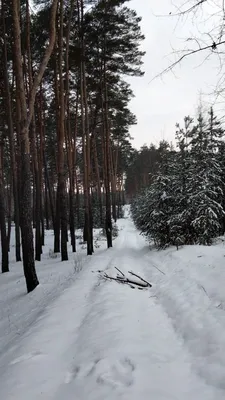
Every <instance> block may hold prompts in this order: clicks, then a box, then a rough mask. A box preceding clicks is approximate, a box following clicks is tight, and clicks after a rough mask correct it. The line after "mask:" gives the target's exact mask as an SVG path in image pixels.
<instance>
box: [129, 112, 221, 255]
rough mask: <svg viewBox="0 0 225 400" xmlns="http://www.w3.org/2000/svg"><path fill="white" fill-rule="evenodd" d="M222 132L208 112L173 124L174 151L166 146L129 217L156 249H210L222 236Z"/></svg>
mask: <svg viewBox="0 0 225 400" xmlns="http://www.w3.org/2000/svg"><path fill="white" fill-rule="evenodd" d="M223 138H224V129H223V128H222V126H221V124H220V122H219V120H218V118H217V117H216V116H215V114H214V111H213V109H212V108H211V109H210V111H209V112H208V115H205V113H204V112H203V111H202V110H200V111H199V114H198V118H197V120H196V121H194V119H193V118H191V117H189V116H188V117H185V118H184V126H183V127H181V126H180V125H179V124H177V125H176V146H177V149H176V150H174V149H171V148H169V145H168V144H167V146H164V152H163V154H162V158H161V161H160V162H159V163H158V167H157V168H158V170H157V172H156V173H153V174H151V180H152V182H151V184H150V185H148V186H147V187H146V188H145V189H143V190H142V191H141V193H140V194H139V195H138V196H136V198H135V199H134V201H133V203H132V207H131V209H132V215H133V219H134V222H135V224H136V226H137V227H138V229H140V231H141V232H142V233H143V234H144V235H146V236H147V237H148V238H149V239H150V240H153V241H154V243H155V245H156V246H157V247H158V248H165V247H166V246H169V245H176V246H177V247H178V246H180V245H183V244H204V245H210V244H211V243H212V241H213V238H215V237H216V236H218V235H222V234H224V232H225V217H224V216H225V143H224V141H223Z"/></svg>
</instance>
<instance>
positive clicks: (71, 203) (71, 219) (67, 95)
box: [65, 0, 76, 252]
mask: <svg viewBox="0 0 225 400" xmlns="http://www.w3.org/2000/svg"><path fill="white" fill-rule="evenodd" d="M73 7H74V1H73V0H71V1H70V14H69V20H68V27H67V35H66V93H65V99H66V102H65V103H66V104H65V109H66V113H67V119H66V122H67V123H66V134H67V140H66V144H67V160H68V172H69V226H70V236H71V246H72V251H73V252H75V251H76V239H75V219H74V168H75V165H74V164H73V157H72V140H71V125H70V87H69V40H70V28H71V18H72V11H73ZM75 139H76V138H75Z"/></svg>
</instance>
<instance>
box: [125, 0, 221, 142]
mask: <svg viewBox="0 0 225 400" xmlns="http://www.w3.org/2000/svg"><path fill="white" fill-rule="evenodd" d="M190 2H191V0H190ZM174 3H176V5H178V4H182V3H184V0H183V1H181V0H176V1H174ZM128 5H129V7H130V8H133V9H135V10H136V11H137V13H138V15H139V16H141V17H142V22H141V28H142V32H143V34H144V35H145V41H144V42H143V44H142V49H143V50H145V51H146V55H145V57H144V60H143V61H144V65H143V70H144V71H145V75H144V77H141V78H129V79H128V81H129V82H130V83H131V87H132V89H133V92H134V94H135V98H134V99H133V100H132V101H131V104H130V108H131V110H132V112H134V114H135V115H136V116H137V120H138V123H137V125H135V126H133V127H131V130H130V133H131V136H132V137H133V138H134V140H133V141H132V144H133V146H134V147H136V148H140V147H141V146H142V145H143V144H147V145H149V144H150V143H153V144H155V145H157V144H158V143H159V142H160V140H163V139H164V140H168V141H169V142H171V141H172V142H174V136H175V124H176V122H179V123H182V121H183V118H184V117H185V116H186V115H192V116H195V115H196V110H197V107H198V105H199V102H200V98H201V99H202V100H203V101H207V102H209V101H211V100H212V101H213V97H212V96H209V94H210V93H212V91H213V88H214V87H215V85H216V83H217V82H218V59H217V58H216V56H212V57H211V58H210V59H209V60H207V61H205V62H203V61H204V59H205V56H206V55H207V53H204V54H203V53H201V54H197V55H192V56H191V57H189V58H186V59H185V60H183V62H182V63H181V64H180V65H179V66H177V67H176V68H175V69H174V73H171V72H169V73H168V74H165V75H164V76H163V78H158V79H155V80H153V81H152V79H153V78H154V77H155V76H156V75H157V74H159V73H160V72H161V71H162V70H164V69H165V68H166V67H168V66H169V65H170V64H171V63H172V62H173V61H174V60H175V56H174V54H172V53H173V50H174V49H183V48H184V46H185V39H186V38H188V37H190V36H191V35H192V33H193V32H194V30H195V28H194V27H193V25H192V22H191V21H190V20H186V21H185V20H184V19H183V20H181V21H180V22H179V23H177V22H178V19H177V17H172V18H171V17H166V18H161V17H157V16H156V15H159V14H164V15H165V14H166V15H169V12H170V11H172V10H174V8H173V6H172V5H171V0H131V1H130V2H129V4H128ZM195 26H196V25H195ZM186 43H187V42H186ZM206 95H207V96H206ZM207 104H209V103H207Z"/></svg>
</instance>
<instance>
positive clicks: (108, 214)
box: [102, 50, 112, 248]
mask: <svg viewBox="0 0 225 400" xmlns="http://www.w3.org/2000/svg"><path fill="white" fill-rule="evenodd" d="M104 51H105V50H104ZM103 68H104V70H103V71H104V72H103V76H104V88H103V91H102V96H103V115H104V121H105V122H104V145H105V146H104V147H105V169H106V170H105V202H106V216H105V230H106V238H107V246H108V248H109V247H112V218H111V196H110V139H109V120H108V91H107V82H106V62H105V57H104V67H103Z"/></svg>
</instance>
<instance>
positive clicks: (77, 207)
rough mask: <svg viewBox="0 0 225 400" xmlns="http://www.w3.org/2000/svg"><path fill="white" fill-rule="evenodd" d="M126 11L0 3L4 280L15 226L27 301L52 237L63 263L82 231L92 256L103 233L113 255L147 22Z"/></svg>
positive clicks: (97, 5)
mask: <svg viewBox="0 0 225 400" xmlns="http://www.w3.org/2000/svg"><path fill="white" fill-rule="evenodd" d="M124 3H125V1H123V0H110V1H106V0H101V1H97V0H96V1H93V0H91V1H83V0H70V1H69V0H66V1H63V0H60V1H57V0H54V1H52V2H49V1H42V2H40V1H34V2H33V3H32V5H31V2H29V1H28V0H26V1H25V0H21V1H19V0H12V1H8V0H3V1H1V24H0V37H1V46H0V56H1V60H2V63H1V67H0V82H1V85H0V144H1V145H0V151H1V154H0V160H1V164H0V226H1V248H2V272H7V271H8V270H9V258H8V251H9V248H10V240H11V227H12V224H13V226H15V257H16V261H21V259H22V260H23V268H24V275H25V278H26V285H27V290H28V292H30V291H32V290H33V289H35V287H36V286H37V285H38V277H37V274H36V270H35V261H37V262H38V261H40V260H41V254H42V247H43V246H44V243H45V231H46V230H48V229H53V230H54V252H55V253H61V259H62V261H64V260H67V259H68V246H72V251H73V252H75V251H76V238H75V229H77V228H81V229H83V238H84V241H85V242H87V254H88V255H91V254H92V253H93V227H102V228H104V231H105V234H106V238H107V246H108V247H111V246H112V218H113V219H114V220H116V219H117V218H118V217H119V216H121V213H122V205H123V204H124V201H125V195H124V182H125V175H126V173H127V171H128V169H129V166H130V163H131V159H132V156H133V153H134V152H135V151H134V149H133V148H132V145H131V142H130V134H129V127H130V126H131V125H132V124H135V123H136V117H135V115H133V113H132V112H131V111H130V109H129V101H130V99H131V98H132V96H133V93H132V89H131V87H130V85H129V84H128V83H127V82H126V76H136V77H141V76H142V75H143V71H142V57H143V55H144V52H143V51H141V50H140V44H141V42H142V41H143V39H144V36H143V35H142V33H141V29H140V20H141V18H140V17H139V16H138V15H137V13H136V12H135V11H134V10H132V9H130V8H129V7H128V6H127V5H125V4H124ZM111 211H112V212H111ZM68 231H69V234H68ZM33 232H34V234H33ZM33 236H34V237H33Z"/></svg>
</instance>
